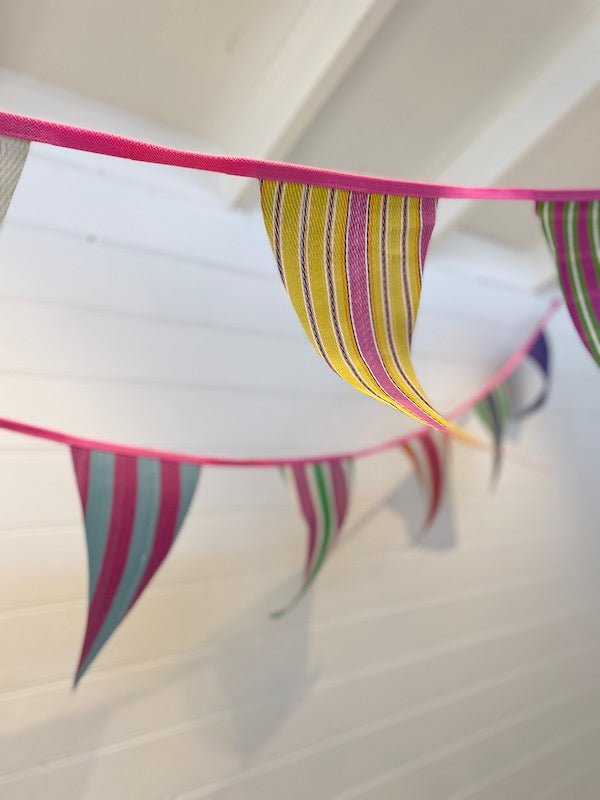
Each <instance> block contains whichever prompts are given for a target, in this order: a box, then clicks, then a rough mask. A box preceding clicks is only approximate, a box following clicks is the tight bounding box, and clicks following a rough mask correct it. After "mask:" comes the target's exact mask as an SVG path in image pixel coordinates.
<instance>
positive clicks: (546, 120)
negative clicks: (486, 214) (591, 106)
mask: <svg viewBox="0 0 600 800" xmlns="http://www.w3.org/2000/svg"><path fill="white" fill-rule="evenodd" d="M599 29H600V12H594V14H592V15H589V16H587V18H586V19H585V20H584V22H583V24H582V26H581V27H580V29H579V32H578V33H577V34H576V35H574V36H573V37H572V38H570V39H569V41H568V42H567V43H566V45H565V46H564V48H563V49H562V50H559V52H558V53H557V54H556V55H555V56H554V57H553V58H551V59H549V60H548V61H547V63H546V64H545V65H544V67H543V68H542V70H541V71H540V72H538V74H537V75H536V76H535V77H534V78H533V79H532V80H531V81H529V82H528V83H526V84H525V85H524V86H523V88H522V90H521V91H520V92H519V93H518V95H517V96H516V98H514V99H511V101H510V102H509V103H508V104H507V105H506V106H505V107H504V108H503V109H502V110H501V111H500V113H499V114H498V115H497V116H496V117H495V118H494V119H493V120H492V122H491V123H490V124H489V125H488V126H486V127H485V128H484V129H483V131H482V132H481V134H480V135H479V136H478V137H477V138H476V139H475V140H474V141H473V142H471V143H469V144H468V145H467V146H466V147H465V148H464V150H463V151H462V152H461V154H460V156H458V158H456V159H455V160H454V161H453V162H452V163H451V164H450V165H449V166H448V167H447V168H446V169H445V170H444V171H443V172H442V173H441V174H440V175H439V176H438V178H437V181H438V182H439V183H462V184H475V185H483V184H485V185H490V184H493V183H495V182H496V181H497V180H498V179H499V178H501V177H502V175H503V174H504V173H505V172H506V170H508V169H509V167H511V166H512V165H513V164H515V163H516V162H517V161H518V159H519V158H521V157H522V156H523V155H524V154H525V153H526V152H527V151H528V150H530V149H531V148H532V147H534V146H535V144H536V143H537V142H538V141H540V140H541V139H542V137H543V136H544V135H545V134H546V133H548V132H549V131H550V130H551V129H552V128H553V127H554V126H555V125H556V124H557V123H558V122H559V121H560V120H561V119H562V118H563V117H564V116H565V115H566V114H568V113H569V111H571V110H572V109H573V108H574V107H575V106H576V105H577V104H578V103H579V102H580V101H581V100H583V99H584V98H585V97H586V95H588V94H589V93H590V92H591V91H592V90H593V89H594V88H595V87H596V86H597V85H598V81H599V79H600V39H599V37H598V30H599ZM471 203H472V201H470V200H453V201H452V202H449V203H441V204H440V208H439V211H438V215H437V221H436V226H435V235H436V236H440V235H441V234H443V233H444V232H445V231H447V230H448V229H449V228H450V227H452V226H453V225H455V224H456V222H457V221H458V220H459V218H460V217H461V216H462V215H463V214H464V213H465V211H466V209H467V208H468V206H469V205H470V204H471Z"/></svg>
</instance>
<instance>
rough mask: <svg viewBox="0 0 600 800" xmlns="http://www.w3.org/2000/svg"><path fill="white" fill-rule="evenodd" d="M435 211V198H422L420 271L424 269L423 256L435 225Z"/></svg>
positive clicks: (425, 253)
mask: <svg viewBox="0 0 600 800" xmlns="http://www.w3.org/2000/svg"><path fill="white" fill-rule="evenodd" d="M435 211H436V203H435V200H431V199H429V198H424V199H423V202H422V203H421V245H420V256H421V272H423V270H424V269H425V256H426V255H427V248H428V247H429V241H430V239H431V234H432V233H433V226H434V225H435Z"/></svg>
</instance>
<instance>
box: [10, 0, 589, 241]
mask: <svg viewBox="0 0 600 800" xmlns="http://www.w3.org/2000/svg"><path fill="white" fill-rule="evenodd" d="M599 19H600V3H599V2H598V0H569V2H568V3H565V2H564V0H527V2H523V0H504V1H503V2H502V3H498V2H494V1H493V0H453V2H446V0H319V1H318V2H317V1H316V0H312V2H311V1H310V0H285V2H278V1H277V0H227V2H218V3H216V2H213V1H211V0H204V1H203V2H192V1H191V0H171V2H159V0H128V2H122V1H121V2H119V0H103V2H102V3H97V2H90V1H89V0H88V1H86V2H82V0H55V2H52V3H48V2H44V0H0V22H1V24H0V67H3V68H5V69H8V70H11V71H12V72H14V73H21V74H23V75H26V76H30V77H33V78H35V79H37V80H39V81H43V82H44V83H46V84H51V85H54V86H57V87H61V88H63V89H67V90H69V91H71V92H75V93H77V94H78V95H81V96H84V97H86V98H88V99H94V100H99V101H102V102H104V103H107V104H110V105H111V106H114V107H116V108H120V109H124V110H126V111H128V112H132V113H133V114H135V115H138V116H139V117H140V118H144V119H148V120H150V121H155V122H160V123H163V124H164V125H166V126H168V130H169V131H170V132H171V134H172V137H173V138H172V143H180V142H181V138H179V139H177V135H178V134H179V135H180V136H185V137H187V138H186V139H185V141H186V143H188V144H189V143H190V142H192V144H194V143H195V144H196V145H197V147H198V149H202V148H205V149H206V148H210V149H215V150H219V151H222V152H227V153H240V154H241V153H245V154H248V155H255V156H258V157H266V158H269V157H271V158H280V159H287V160H290V161H296V162H299V163H306V164H316V165H321V166H326V167H331V168H340V169H348V170H352V171H359V172H367V173H377V174H386V175H393V176H398V177H406V178H414V179H422V180H433V181H435V180H446V181H449V182H465V183H507V184H525V185H527V184H531V183H534V184H540V185H546V186H548V185H558V186H560V185H598V184H600V160H598V159H596V160H595V161H594V160H592V159H590V153H594V152H595V149H597V148H596V143H597V141H598V134H599V133H600V89H598V85H599V81H600V53H599V48H598V45H597V44H596V43H597V42H598V41H600V22H599ZM582 75H583V76H585V80H582ZM0 104H2V105H4V106H6V105H7V101H6V99H4V101H2V98H0ZM8 105H9V106H11V103H10V102H9V103H8ZM17 105H18V104H17ZM17 110H22V109H21V108H19V109H17ZM27 110H29V111H30V113H35V108H33V109H32V108H28V109H27ZM71 121H77V120H71ZM83 124H85V121H84V123H83ZM165 130H166V129H165ZM167 143H168V142H167ZM219 185H220V188H221V190H222V192H223V193H224V197H225V198H226V200H227V201H228V202H231V203H238V202H240V201H241V200H243V199H247V198H248V191H247V186H245V185H244V182H242V181H239V180H238V181H235V180H233V179H224V180H221V181H220V184H219ZM252 197H253V198H254V199H255V195H252ZM444 211H445V212H446V217H444V221H443V222H442V217H441V216H440V220H439V222H438V230H437V233H438V234H439V233H444V232H445V231H446V230H448V228H451V227H453V226H455V225H456V224H459V225H460V226H461V227H463V228H465V229H466V230H468V231H471V232H474V233H475V234H477V235H480V236H481V235H482V236H486V237H492V238H494V239H499V240H500V241H502V242H503V243H504V244H509V245H512V246H513V247H518V248H526V249H531V248H533V247H534V246H535V245H536V244H537V245H539V231H538V229H537V225H536V223H535V220H534V219H533V216H532V214H530V213H527V212H526V211H525V209H524V206H523V204H507V203H494V204H492V203H487V204H486V203H479V204H477V205H475V206H473V205H471V206H464V205H458V204H452V205H451V206H449V207H448V208H446V209H444Z"/></svg>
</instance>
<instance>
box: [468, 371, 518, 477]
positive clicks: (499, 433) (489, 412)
mask: <svg viewBox="0 0 600 800" xmlns="http://www.w3.org/2000/svg"><path fill="white" fill-rule="evenodd" d="M475 412H476V414H477V416H478V417H479V419H480V420H481V422H483V424H484V425H485V427H486V428H487V429H488V430H489V431H490V433H491V434H492V438H493V440H494V460H493V463H492V475H491V484H492V485H495V484H496V483H497V482H498V478H499V477H500V468H501V466H502V445H503V443H504V437H505V435H506V426H507V424H508V421H509V419H510V417H511V413H512V410H511V394H510V389H509V386H508V383H507V382H506V381H505V382H504V383H501V384H500V385H499V386H497V387H496V388H495V389H493V390H492V391H491V392H490V393H489V394H488V395H487V396H486V397H484V398H483V400H480V401H479V403H477V404H476V406H475Z"/></svg>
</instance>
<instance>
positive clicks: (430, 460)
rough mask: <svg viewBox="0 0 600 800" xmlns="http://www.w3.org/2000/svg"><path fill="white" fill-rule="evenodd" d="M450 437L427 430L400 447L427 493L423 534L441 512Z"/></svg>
mask: <svg viewBox="0 0 600 800" xmlns="http://www.w3.org/2000/svg"><path fill="white" fill-rule="evenodd" d="M447 445H448V437H447V436H446V435H444V434H443V433H437V432H434V431H431V430H426V431H424V432H423V433H421V434H420V435H419V436H416V437H415V438H414V439H410V440H409V441H408V442H402V443H401V445H400V447H401V448H402V450H404V452H405V453H406V455H407V456H408V458H409V459H410V462H411V464H412V465H413V469H414V471H415V474H416V476H417V479H418V481H419V483H420V484H421V485H422V486H423V487H424V488H425V490H426V492H427V498H428V500H427V514H426V516H425V520H424V522H423V527H422V532H425V531H426V530H427V528H429V527H430V526H431V525H432V524H433V522H434V520H435V518H436V516H437V514H438V511H439V510H440V505H441V502H442V497H443V496H444V490H445V486H446V448H447Z"/></svg>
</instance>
